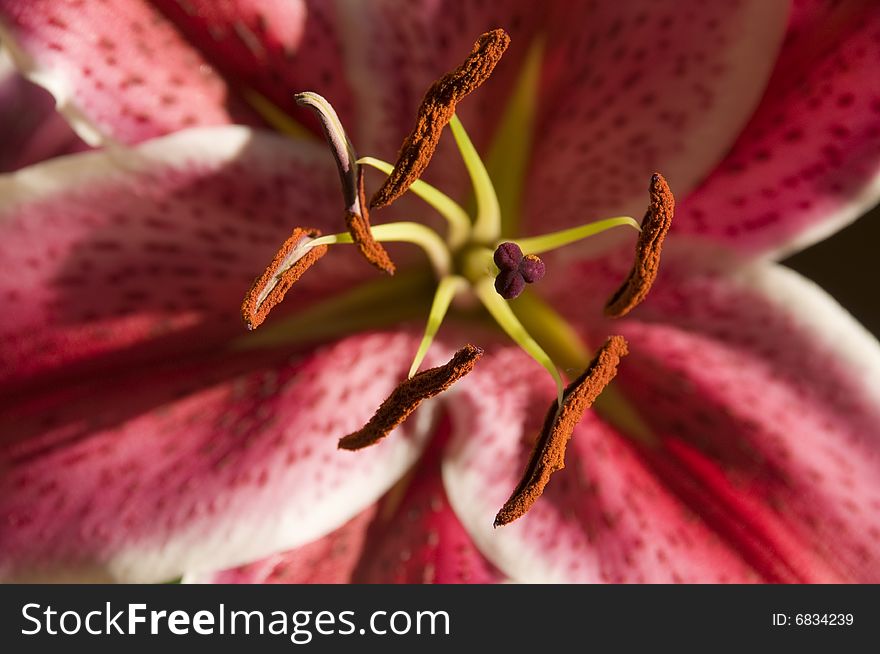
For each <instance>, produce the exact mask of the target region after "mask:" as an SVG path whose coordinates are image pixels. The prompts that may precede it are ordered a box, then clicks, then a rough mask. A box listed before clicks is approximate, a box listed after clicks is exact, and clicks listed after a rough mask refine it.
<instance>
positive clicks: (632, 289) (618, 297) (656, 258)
mask: <svg viewBox="0 0 880 654" xmlns="http://www.w3.org/2000/svg"><path fill="white" fill-rule="evenodd" d="M649 193H650V196H651V204H650V205H649V207H648V212H647V213H646V214H645V218H644V220H642V233H641V234H640V235H639V241H638V243H637V244H636V260H635V263H634V264H633V267H632V270H631V271H630V273H629V276H628V277H627V278H626V281H624V282H623V285H622V286H621V287H620V288H619V289H618V290H617V292H616V293H614V295H612V296H611V298H610V299H609V300H608V303H607V304H606V305H605V315H607V316H610V317H612V318H620V317H622V316H625V315H626V314H627V313H629V312H630V311H631V310H632V309H633V308H634V307H635V306H637V305H638V304H639V303H640V302H641V301H642V300H644V299H645V297H647V295H648V291H650V290H651V285H652V284H653V283H654V279H656V277H657V270H658V269H659V268H660V250H661V249H662V248H663V241H664V239H665V238H666V234H667V232H668V231H669V228H670V226H671V225H672V216H673V214H674V213H675V198H674V197H673V195H672V191H670V190H669V185H668V184H667V183H666V180H665V179H663V175H661V174H660V173H654V175H653V176H652V177H651V186H650V189H649Z"/></svg>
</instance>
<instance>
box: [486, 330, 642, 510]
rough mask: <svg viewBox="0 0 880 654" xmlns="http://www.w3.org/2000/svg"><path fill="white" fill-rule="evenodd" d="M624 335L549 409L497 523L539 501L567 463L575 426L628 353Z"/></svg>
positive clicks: (610, 342)
mask: <svg viewBox="0 0 880 654" xmlns="http://www.w3.org/2000/svg"><path fill="white" fill-rule="evenodd" d="M628 351H629V350H628V348H627V344H626V340H625V339H624V338H623V336H611V337H610V338H609V339H608V340H607V341H606V342H605V344H604V345H603V346H602V347H601V348H600V349H599V352H598V353H597V354H596V357H595V358H594V359H593V361H592V362H591V363H590V365H589V366H588V367H587V369H586V370H585V371H584V373H583V374H582V375H581V376H580V377H578V378H577V379H575V380H574V381H573V382H572V383H571V384H569V385H568V387H567V388H566V389H565V393H564V394H563V399H562V405H561V406H559V405H557V403H556V402H554V403H553V405H552V406H551V407H550V410H549V411H548V412H547V417H546V418H545V419H544V426H543V428H542V429H541V435H540V436H539V438H538V440H537V442H536V443H535V447H534V448H533V450H532V454H531V456H530V457H529V462H528V465H527V466H526V469H525V472H524V473H523V476H522V480H521V481H520V483H519V485H518V486H517V487H516V489H515V490H514V491H513V493H512V494H511V496H510V498H509V499H508V500H507V502H505V504H504V506H503V507H502V508H501V510H500V511H499V512H498V515H496V516H495V526H496V527H499V526H501V525H506V524H509V523H511V522H513V521H514V520H516V519H517V518H521V517H522V516H524V515H525V514H526V512H527V511H528V510H529V509H530V508H531V507H532V505H533V504H534V503H535V501H537V499H538V498H539V497H541V494H542V493H543V492H544V488H545V487H546V486H547V483H548V482H549V481H550V475H552V474H553V473H554V472H556V471H557V470H561V469H562V468H564V467H565V449H566V446H567V445H568V441H569V440H570V439H571V435H572V433H573V432H574V428H575V427H576V426H577V424H578V422H580V420H581V418H583V416H584V413H585V412H586V410H587V409H589V408H590V406H592V404H593V402H595V401H596V398H597V397H599V394H600V393H601V392H602V391H603V390H604V389H605V387H606V386H607V385H608V384H609V383H610V382H611V380H612V379H614V376H615V375H616V374H617V366H618V364H619V363H620V359H621V358H623V357H624V356H626V354H627V353H628Z"/></svg>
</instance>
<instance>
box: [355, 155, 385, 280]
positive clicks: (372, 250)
mask: <svg viewBox="0 0 880 654" xmlns="http://www.w3.org/2000/svg"><path fill="white" fill-rule="evenodd" d="M358 197H359V200H360V201H359V203H358V207H356V208H359V211H357V210H352V209H351V208H350V209H348V211H346V214H345V225H346V227H347V228H348V233H349V234H351V238H352V239H353V240H354V242H355V244H356V245H357V248H358V250H359V251H360V253H361V255H362V256H363V257H364V258H365V259H366V260H367V261H369V262H370V263H371V264H373V265H374V266H375V267H376V268H378V269H379V270H381V271H382V272H385V273H388V274H389V275H393V274H394V271H395V267H394V262H392V261H391V257H389V256H388V252H387V251H386V250H385V248H384V247H382V244H381V243H379V241H377V240H376V239H375V238H374V237H373V233H372V232H371V231H370V212H369V210H368V209H367V203H366V197H365V196H364V169H363V168H359V169H358Z"/></svg>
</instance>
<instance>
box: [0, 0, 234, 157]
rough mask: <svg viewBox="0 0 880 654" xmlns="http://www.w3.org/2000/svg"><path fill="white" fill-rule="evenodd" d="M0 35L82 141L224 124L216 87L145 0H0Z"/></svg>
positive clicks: (198, 58)
mask: <svg viewBox="0 0 880 654" xmlns="http://www.w3.org/2000/svg"><path fill="white" fill-rule="evenodd" d="M0 37H2V40H3V45H4V47H6V48H8V49H9V50H10V52H11V53H12V56H13V58H14V59H15V61H16V64H17V66H18V67H19V69H20V70H21V71H22V73H23V74H24V75H26V76H27V77H29V78H30V79H31V80H33V81H34V82H36V83H37V84H40V85H41V86H43V87H45V88H46V89H48V90H49V91H50V92H51V93H52V95H54V96H55V100H56V101H57V103H58V108H59V109H60V110H61V111H62V112H63V113H64V114H65V116H66V117H67V119H68V120H69V121H70V123H71V125H72V126H73V128H74V129H75V130H76V131H77V133H78V134H79V135H80V136H81V137H82V138H83V139H84V140H85V141H87V142H88V143H90V144H92V145H97V144H99V143H102V142H103V141H104V140H105V139H108V138H109V139H111V140H114V141H120V142H122V143H129V144H130V143H138V142H140V141H143V140H145V139H148V138H150V137H153V136H159V135H162V134H167V133H169V132H172V131H175V130H179V129H182V128H185V127H193V126H196V125H217V124H224V123H228V122H230V116H229V114H228V112H227V110H226V108H225V104H226V100H227V93H228V89H227V86H226V83H225V82H224V81H223V80H222V79H221V78H220V77H219V76H218V75H217V74H216V73H215V72H214V70H213V69H212V68H211V66H210V65H209V62H208V61H206V60H205V58H204V57H203V56H202V55H201V54H199V52H198V51H196V50H195V49H194V48H193V47H192V46H190V45H189V44H188V43H187V42H186V41H185V40H184V38H183V37H182V36H181V34H180V33H178V32H177V31H176V30H175V29H174V26H173V25H171V24H170V23H169V22H168V21H167V20H165V19H164V18H163V17H162V16H161V14H159V13H158V11H157V10H156V9H155V8H153V7H152V6H150V4H149V3H148V2H146V1H145V0H110V1H107V2H98V1H97V0H85V1H83V2H57V1H56V0H2V2H0Z"/></svg>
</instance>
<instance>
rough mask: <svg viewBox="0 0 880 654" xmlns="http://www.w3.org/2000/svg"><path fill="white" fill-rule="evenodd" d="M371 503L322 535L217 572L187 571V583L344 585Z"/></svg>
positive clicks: (361, 541) (354, 563)
mask: <svg viewBox="0 0 880 654" xmlns="http://www.w3.org/2000/svg"><path fill="white" fill-rule="evenodd" d="M378 508H379V507H378V505H377V504H374V505H372V506H370V507H368V508H367V509H365V510H364V511H362V512H361V513H359V514H358V515H356V516H355V517H354V518H352V519H351V520H349V521H348V522H346V523H345V524H344V525H342V526H341V527H340V528H339V529H336V530H335V531H332V532H330V533H329V534H327V535H326V536H324V537H323V538H319V539H318V540H315V541H312V542H311V543H307V544H306V545H303V546H301V547H297V548H296V549H292V550H285V551H284V552H279V553H277V554H272V555H271V556H267V557H266V558H264V559H260V560H259V561H254V562H252V563H246V564H245V565H241V566H238V567H237V568H229V569H227V570H221V571H219V572H206V573H201V574H187V575H185V576H184V578H183V583H187V584H347V583H350V582H351V581H352V575H353V573H354V569H355V567H356V566H357V565H358V562H359V561H360V560H361V556H362V554H363V548H364V541H365V540H366V538H367V532H368V530H369V529H370V525H371V524H372V523H373V520H374V519H375V517H376V512H377V510H378Z"/></svg>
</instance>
